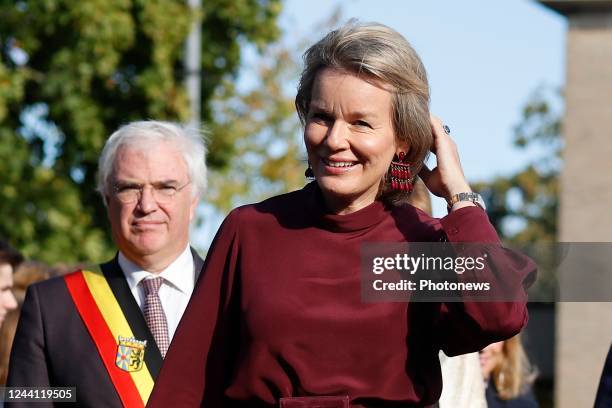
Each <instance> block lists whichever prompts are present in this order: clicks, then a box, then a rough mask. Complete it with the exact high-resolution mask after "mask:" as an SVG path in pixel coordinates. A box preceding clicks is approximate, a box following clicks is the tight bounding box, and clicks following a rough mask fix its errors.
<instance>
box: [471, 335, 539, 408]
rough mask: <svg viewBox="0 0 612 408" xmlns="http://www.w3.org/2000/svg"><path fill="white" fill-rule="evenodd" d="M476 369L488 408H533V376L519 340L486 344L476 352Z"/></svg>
mask: <svg viewBox="0 0 612 408" xmlns="http://www.w3.org/2000/svg"><path fill="white" fill-rule="evenodd" d="M480 366H481V369H482V376H483V378H484V382H485V386H486V398H487V406H488V407H489V408H537V407H538V406H539V405H538V402H537V401H536V399H535V397H534V395H533V392H532V390H531V386H532V384H533V381H534V379H535V376H536V374H535V372H534V370H533V369H532V367H531V365H530V364H529V360H528V359H527V354H526V353H525V350H524V349H523V345H522V343H521V336H520V335H516V336H514V337H512V338H510V339H508V340H504V341H499V342H495V343H492V344H489V345H488V346H487V347H485V348H484V349H482V350H481V351H480Z"/></svg>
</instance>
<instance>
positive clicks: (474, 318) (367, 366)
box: [150, 22, 533, 408]
mask: <svg viewBox="0 0 612 408" xmlns="http://www.w3.org/2000/svg"><path fill="white" fill-rule="evenodd" d="M428 104H429V87H428V84H427V78H426V74H425V69H424V67H423V65H422V63H421V61H420V60H419V58H418V56H417V55H416V53H415V52H414V50H413V49H412V48H411V47H410V45H409V44H408V43H407V41H406V40H405V39H404V38H403V37H402V36H401V35H399V34H398V33H397V32H395V31H393V30H392V29H390V28H388V27H386V26H383V25H379V24H357V23H354V22H349V23H348V24H347V25H345V26H343V27H341V28H339V29H338V30H335V31H332V32H331V33H329V34H328V35H327V36H326V37H325V38H323V39H322V40H321V41H319V42H318V43H316V44H315V45H314V46H312V47H311V48H310V49H309V50H308V51H307V52H306V54H305V68H304V71H303V73H302V76H301V81H300V85H299V89H298V93H297V97H296V107H297V111H298V114H299V116H300V118H301V120H302V122H303V124H304V142H305V144H306V148H307V151H308V160H309V169H308V170H307V174H308V175H309V176H313V177H314V179H315V181H314V182H312V183H310V184H308V185H307V186H306V187H304V188H303V189H302V190H299V191H295V192H292V193H289V194H285V195H281V196H278V197H273V198H271V199H269V200H266V201H264V202H261V203H258V204H255V205H249V206H245V207H241V208H238V209H236V210H234V211H232V212H231V213H230V215H228V217H227V218H226V220H225V221H224V223H223V225H222V226H221V228H220V230H219V232H218V233H217V236H216V238H215V241H214V243H213V245H212V247H211V249H210V251H209V253H208V257H207V260H206V263H205V266H204V269H203V274H202V278H201V279H200V281H199V284H198V287H197V289H196V291H195V292H194V295H193V297H192V300H191V302H190V305H189V307H188V311H187V312H186V313H185V315H184V317H183V320H182V322H181V324H180V328H179V331H178V334H177V336H178V337H176V338H175V340H173V343H172V346H171V350H170V352H169V354H168V356H167V358H166V361H165V362H164V366H163V369H162V371H161V373H160V376H159V377H158V380H157V382H156V387H155V389H154V393H153V395H152V398H151V400H150V405H151V406H153V407H164V406H168V405H169V404H174V405H178V406H197V405H203V406H206V407H213V408H216V407H242V406H244V407H274V406H278V404H280V406H283V407H291V406H302V407H307V406H320V407H322V406H325V407H333V406H347V405H346V404H347V400H350V403H351V404H353V406H363V407H373V406H377V407H391V406H394V407H395V406H413V405H418V406H423V405H428V404H432V403H434V402H435V401H437V399H438V398H439V395H440V390H441V386H442V384H441V379H440V366H439V361H438V351H439V350H440V349H443V350H444V351H445V352H446V354H448V355H455V354H459V353H465V352H469V351H477V350H479V349H480V348H482V347H484V345H486V344H489V343H491V342H493V341H498V340H500V339H503V338H507V337H510V336H512V335H514V334H515V333H516V332H518V330H520V328H521V327H522V326H523V324H524V322H525V321H526V318H527V315H526V310H525V305H524V304H522V303H503V304H502V303H499V304H490V305H484V304H476V303H463V304H461V303H458V304H441V303H414V304H412V303H364V302H362V300H361V298H360V274H359V267H360V265H359V263H360V247H361V244H362V243H366V242H396V243H397V242H406V241H416V242H423V241H440V240H445V239H447V238H448V240H451V241H474V242H497V241H498V238H497V235H496V233H495V231H494V230H493V228H492V227H491V225H490V224H489V223H488V220H487V217H486V214H485V213H484V211H483V210H482V209H481V208H478V207H477V206H476V205H475V204H474V203H473V202H470V201H459V202H456V203H453V205H452V208H451V213H450V215H449V216H447V217H445V218H444V219H442V220H437V219H433V218H431V217H429V216H427V215H426V214H425V213H423V212H422V211H420V210H417V209H416V208H414V207H412V206H410V205H402V204H401V203H402V202H403V201H404V200H405V199H406V197H407V196H408V195H409V192H410V190H411V188H412V187H411V186H412V182H413V180H414V175H416V174H417V173H419V171H420V175H421V176H422V178H423V180H424V181H425V183H426V185H427V187H428V188H429V190H430V191H432V192H434V193H435V194H437V195H439V196H442V197H445V198H447V199H449V200H450V199H451V197H452V196H453V195H455V194H458V193H462V192H469V191H470V188H469V185H468V184H467V182H466V180H465V177H464V175H463V171H462V169H461V166H460V163H459V157H458V154H457V150H456V147H455V145H454V143H453V142H452V140H451V139H450V138H449V135H448V134H447V133H446V132H445V130H444V128H443V125H442V123H441V122H440V121H439V120H437V119H435V118H434V119H431V121H430V115H429V108H428ZM432 147H433V148H432ZM430 148H432V151H433V152H434V153H435V154H436V155H437V157H438V166H437V168H436V169H434V170H432V171H430V170H428V169H426V168H424V167H423V160H424V158H425V156H426V154H427V152H428V150H429V149H430ZM408 163H411V165H410V167H408ZM421 169H422V170H421ZM519 264H520V265H522V266H516V267H515V268H514V270H513V272H514V273H515V274H516V276H520V277H521V279H522V277H524V276H526V275H527V274H529V273H530V272H532V271H533V266H532V264H531V263H530V262H528V261H525V259H521V260H520V262H519ZM300 396H303V397H312V396H325V397H336V398H335V399H329V398H326V399H325V400H321V401H318V402H315V400H313V399H312V398H311V399H307V400H295V399H293V400H292V399H289V400H282V401H281V398H287V397H300ZM309 404H310V405H309ZM342 404H344V405H342Z"/></svg>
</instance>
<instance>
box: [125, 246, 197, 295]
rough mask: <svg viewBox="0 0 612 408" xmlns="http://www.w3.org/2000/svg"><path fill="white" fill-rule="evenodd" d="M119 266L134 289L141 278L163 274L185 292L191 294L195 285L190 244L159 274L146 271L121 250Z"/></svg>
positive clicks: (169, 281) (162, 275)
mask: <svg viewBox="0 0 612 408" xmlns="http://www.w3.org/2000/svg"><path fill="white" fill-rule="evenodd" d="M117 260H118V262H119V266H120V267H121V270H122V271H123V274H124V275H125V279H126V281H127V283H128V286H129V287H130V290H133V289H134V288H135V287H136V286H137V285H138V284H139V283H140V281H141V280H143V279H145V278H148V277H150V276H153V277H154V276H161V277H162V278H164V281H165V282H166V283H169V284H171V285H172V286H174V287H175V288H177V289H178V290H180V291H181V292H183V293H186V294H190V293H191V291H192V290H193V286H194V262H193V255H192V254H191V248H190V247H189V245H187V247H186V248H185V250H184V251H183V252H182V253H181V254H180V255H179V256H178V258H176V259H175V260H174V261H172V263H171V264H170V265H168V267H167V268H166V269H164V270H163V271H161V272H160V273H159V274H153V273H151V272H149V271H145V270H144V269H142V268H141V267H140V266H138V265H137V264H135V263H134V262H132V261H130V260H129V259H128V258H127V257H126V256H125V255H123V253H122V252H121V251H119V256H118V259H117Z"/></svg>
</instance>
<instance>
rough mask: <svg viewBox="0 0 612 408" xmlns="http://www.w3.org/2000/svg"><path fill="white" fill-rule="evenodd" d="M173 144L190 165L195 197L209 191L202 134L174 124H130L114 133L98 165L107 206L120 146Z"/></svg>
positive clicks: (140, 122) (190, 179)
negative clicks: (167, 142)
mask: <svg viewBox="0 0 612 408" xmlns="http://www.w3.org/2000/svg"><path fill="white" fill-rule="evenodd" d="M166 141H171V142H172V143H174V144H175V146H176V147H177V149H178V150H179V152H180V153H181V154H182V156H183V159H184V160H185V163H186V164H187V169H188V174H189V181H191V183H192V184H193V186H194V189H193V192H194V194H200V195H201V194H203V193H204V192H205V191H206V145H205V143H204V137H203V135H202V133H201V132H200V131H199V130H197V129H192V128H188V127H185V126H183V125H181V124H178V123H174V122H163V121H157V120H144V121H136V122H131V123H128V124H126V125H123V126H121V127H120V128H119V129H118V130H117V131H115V132H114V133H113V134H112V135H110V137H109V138H108V140H107V141H106V144H105V145H104V149H102V154H101V155H100V160H99V161H98V186H97V190H98V192H99V193H100V194H101V195H102V198H103V199H104V205H108V203H107V196H108V193H109V192H108V188H109V182H110V178H111V177H112V174H113V170H114V165H115V158H116V156H117V151H118V150H119V148H120V147H121V146H130V147H139V148H143V149H145V148H147V147H151V146H154V145H155V144H157V143H160V142H166Z"/></svg>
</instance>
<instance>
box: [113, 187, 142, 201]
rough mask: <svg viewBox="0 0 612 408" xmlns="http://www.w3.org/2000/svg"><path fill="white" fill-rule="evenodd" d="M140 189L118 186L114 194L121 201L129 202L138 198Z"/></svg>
mask: <svg viewBox="0 0 612 408" xmlns="http://www.w3.org/2000/svg"><path fill="white" fill-rule="evenodd" d="M139 192H140V190H139V189H137V188H130V187H122V188H118V189H117V192H116V194H115V195H116V196H117V198H118V199H119V201H121V202H122V203H131V202H134V201H136V200H138V194H139Z"/></svg>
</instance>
